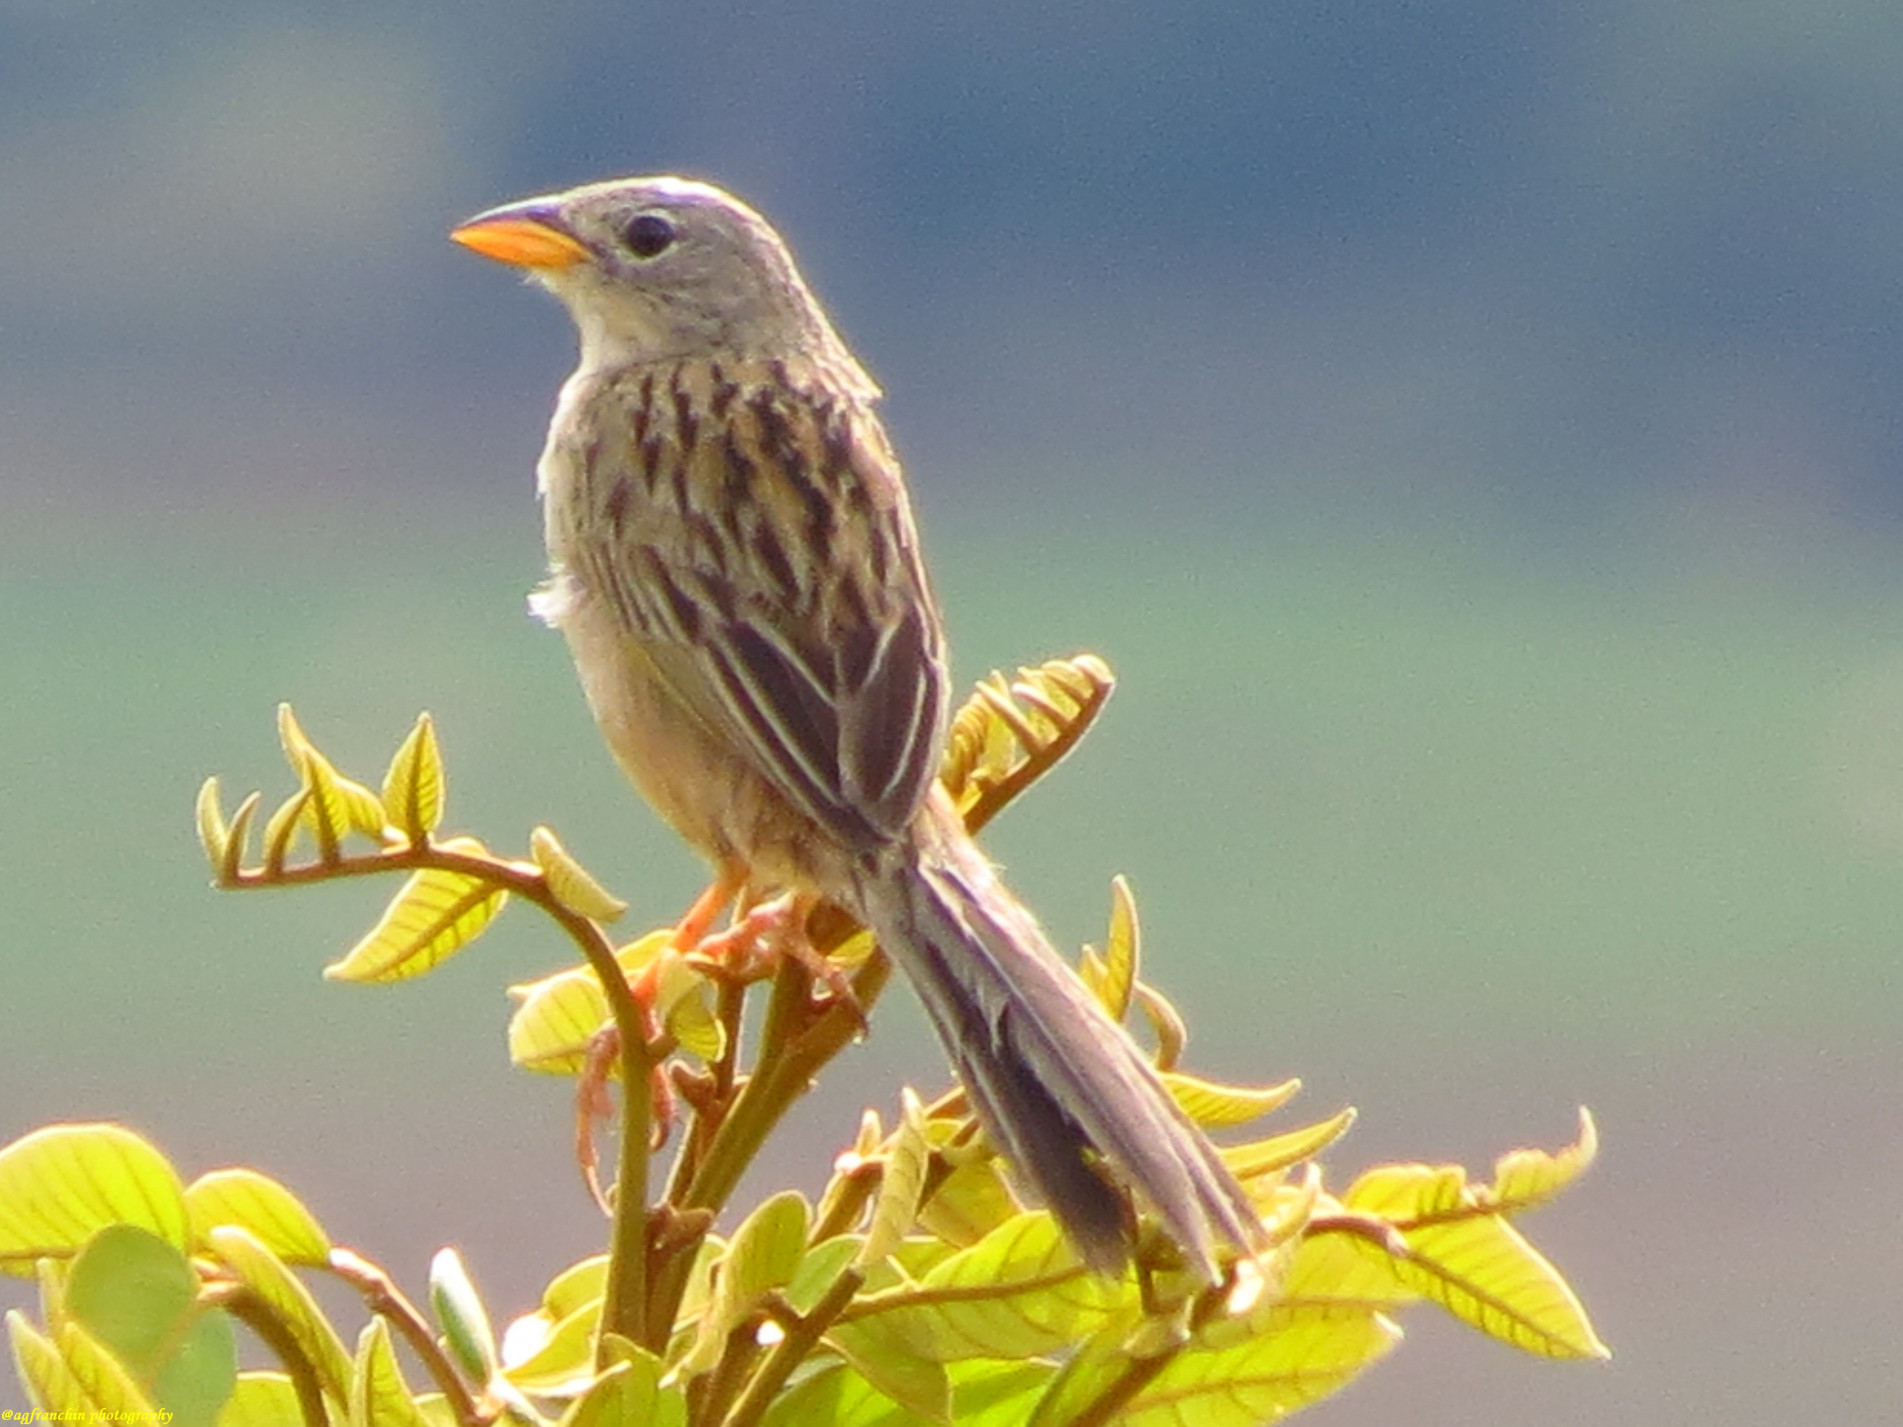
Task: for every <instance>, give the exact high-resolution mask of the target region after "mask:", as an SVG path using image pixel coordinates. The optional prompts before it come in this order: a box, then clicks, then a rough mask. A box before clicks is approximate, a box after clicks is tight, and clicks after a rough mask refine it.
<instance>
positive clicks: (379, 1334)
mask: <svg viewBox="0 0 1903 1427" xmlns="http://www.w3.org/2000/svg"><path fill="white" fill-rule="evenodd" d="M355 1369H356V1371H355V1374H354V1375H353V1377H352V1379H351V1384H350V1420H351V1422H352V1423H353V1424H356V1423H361V1424H362V1427H427V1423H426V1422H425V1420H424V1417H423V1413H422V1410H421V1409H420V1408H418V1407H417V1405H416V1399H415V1398H414V1397H413V1396H412V1395H411V1393H410V1389H409V1384H407V1383H405V1382H404V1381H403V1369H402V1368H401V1367H400V1366H398V1364H397V1360H396V1348H395V1347H394V1346H393V1345H392V1344H391V1342H390V1324H389V1320H388V1319H385V1318H372V1319H371V1320H370V1321H369V1322H368V1323H366V1324H364V1328H363V1332H362V1333H360V1334H358V1335H357V1360H356V1363H355Z"/></svg>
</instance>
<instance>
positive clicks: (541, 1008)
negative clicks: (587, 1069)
mask: <svg viewBox="0 0 1903 1427" xmlns="http://www.w3.org/2000/svg"><path fill="white" fill-rule="evenodd" d="M509 989H510V992H511V994H515V995H521V996H523V997H524V999H523V1002H522V1004H521V1005H520V1006H518V1007H516V1009H515V1014H514V1015H512V1016H511V1017H509V1059H510V1060H511V1061H512V1062H514V1063H515V1064H516V1065H519V1066H521V1067H522V1068H523V1069H524V1070H538V1071H541V1072H543V1073H544V1074H548V1075H578V1074H580V1073H581V1069H582V1065H583V1062H584V1061H585V1060H586V1059H587V1055H588V1045H589V1042H590V1041H592V1040H593V1039H594V1038H595V1036H596V1035H598V1034H599V1033H600V1031H601V1028H602V1027H603V1026H605V1025H606V1024H607V1023H608V1019H609V1017H608V998H607V997H606V996H605V995H603V994H602V990H601V982H600V981H599V980H597V979H596V977H595V973H594V972H593V971H591V970H589V969H588V968H587V967H585V966H575V967H570V968H569V969H568V970H566V971H560V972H557V973H556V974H555V975H553V976H547V977H544V978H543V979H542V980H540V981H537V982H535V983H533V984H532V985H528V986H512V987H510V988H509Z"/></svg>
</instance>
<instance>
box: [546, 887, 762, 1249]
mask: <svg viewBox="0 0 1903 1427" xmlns="http://www.w3.org/2000/svg"><path fill="white" fill-rule="evenodd" d="M745 885H746V874H745V873H743V872H739V871H736V870H734V869H723V870H722V871H721V872H720V873H719V875H717V876H716V877H715V878H714V880H713V881H712V882H710V883H708V884H707V888H706V890H705V891H703V892H702V893H701V894H700V895H699V896H698V897H696V898H695V899H694V904H693V905H692V906H691V907H689V908H688V909H687V913H686V915H685V916H683V917H682V918H681V919H680V922H679V923H678V924H677V925H676V926H675V928H674V935H673V937H672V938H670V944H671V945H672V946H673V947H674V949H675V950H677V951H681V952H690V951H693V950H695V949H696V948H698V947H699V946H700V945H701V944H702V943H703V942H706V941H707V940H709V936H708V933H709V932H710V931H711V930H712V928H713V924H714V923H715V922H716V921H718V920H719V918H720V914H721V913H722V912H723V911H725V910H726V909H727V904H728V903H729V902H731V901H733V899H734V898H735V897H736V896H738V895H739V893H740V890H741V888H742V887H744V886H745ZM723 935H727V934H726V933H723ZM660 974H661V958H660V957H658V956H657V957H656V958H655V959H654V960H652V961H650V962H649V963H648V964H647V965H646V966H645V967H643V968H642V969H641V971H640V972H639V973H637V974H636V976H635V977H634V979H633V980H632V981H631V982H630V983H629V989H630V990H631V991H632V992H633V993H634V999H635V1002H636V1004H637V1005H639V1006H640V1007H641V1020H642V1027H641V1033H642V1034H643V1035H644V1036H646V1037H647V1039H648V1041H649V1043H650V1044H651V1043H653V1042H654V1041H656V1040H658V1039H659V1038H660V1035H661V1025H660V1022H659V1021H658V1020H657V1019H656V1018H655V1015H654V996H655V992H656V990H657V989H658V983H659V980H660ZM620 1054H621V1032H620V1031H619V1030H618V1029H617V1028H616V1027H615V1026H614V1025H612V1024H610V1025H606V1026H603V1027H602V1028H601V1029H600V1030H598V1031H596V1032H595V1034H594V1036H593V1037H592V1038H591V1039H590V1040H589V1042H588V1053H587V1056H586V1057H585V1059H584V1060H583V1062H582V1072H581V1076H580V1079H579V1080H578V1081H577V1083H576V1086H575V1162H576V1164H577V1165H578V1166H580V1168H581V1172H582V1179H583V1181H584V1182H585V1183H586V1184H587V1186H588V1192H589V1194H590V1195H591V1196H592V1197H593V1198H594V1200H595V1202H596V1203H597V1204H599V1205H600V1206H601V1208H602V1212H603V1213H607V1212H609V1205H608V1197H607V1195H606V1194H605V1193H604V1192H603V1190H602V1187H601V1178H600V1163H601V1155H600V1151H599V1149H598V1147H597V1146H596V1143H595V1123H596V1121H598V1120H606V1119H607V1118H608V1117H609V1116H610V1115H611V1114H613V1113H614V1107H613V1105H612V1103H611V1102H610V1101H609V1099H608V1077H609V1075H610V1074H611V1072H612V1071H613V1068H614V1065H615V1062H616V1060H617V1059H618V1058H619V1056H620ZM652 1081H653V1083H652V1085H651V1086H650V1087H649V1090H648V1093H649V1094H650V1095H652V1096H653V1100H654V1115H653V1119H652V1121H651V1123H652V1124H653V1126H654V1129H653V1144H654V1148H655V1149H659V1148H660V1147H661V1146H662V1145H664V1144H666V1143H667V1136H668V1132H669V1130H671V1129H672V1128H673V1125H674V1121H675V1113H674V1092H673V1089H672V1087H671V1086H670V1085H669V1084H668V1080H667V1074H666V1071H665V1068H664V1067H663V1066H661V1065H660V1064H658V1063H657V1064H656V1065H655V1067H654V1073H653V1077H652Z"/></svg>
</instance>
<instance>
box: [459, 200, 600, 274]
mask: <svg viewBox="0 0 1903 1427" xmlns="http://www.w3.org/2000/svg"><path fill="white" fill-rule="evenodd" d="M449 238H450V241H451V242H453V243H461V244H462V245H463V246H464V247H465V248H468V249H469V250H470V251H471V252H475V253H481V254H482V255H483V256H484V257H485V258H494V259H495V260H496V261H497V262H499V263H512V264H514V265H515V266H516V267H519V268H566V267H573V266H574V265H575V264H576V263H581V262H586V261H588V259H589V258H590V257H591V256H592V255H591V254H590V253H589V251H588V249H587V248H585V247H583V246H582V244H581V243H580V242H578V241H577V240H576V239H574V238H572V237H570V236H569V235H568V234H567V233H564V232H563V231H562V230H561V229H560V228H557V227H555V226H554V225H553V224H552V223H550V222H549V221H548V220H547V219H546V218H542V217H538V216H536V215H535V214H534V213H532V212H529V211H525V210H524V209H523V207H522V206H520V205H511V206H509V207H507V208H496V209H492V210H490V211H489V212H487V213H478V214H477V215H476V216H475V217H474V218H471V219H470V220H469V221H468V222H467V223H465V224H463V225H462V226H461V227H459V228H456V229H455V230H453V231H452V232H451V233H450V235H449Z"/></svg>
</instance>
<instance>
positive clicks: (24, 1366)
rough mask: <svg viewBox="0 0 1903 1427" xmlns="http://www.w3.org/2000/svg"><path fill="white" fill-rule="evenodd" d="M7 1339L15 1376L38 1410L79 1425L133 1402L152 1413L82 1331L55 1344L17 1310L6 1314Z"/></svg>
mask: <svg viewBox="0 0 1903 1427" xmlns="http://www.w3.org/2000/svg"><path fill="white" fill-rule="evenodd" d="M7 1336H8V1338H9V1339H10V1340H11V1343H12V1347H13V1367H14V1372H15V1373H16V1374H17V1375H18V1377H19V1379H20V1382H21V1385H22V1386H24V1387H25V1388H26V1395H27V1400H28V1401H29V1402H30V1403H31V1404H32V1405H33V1407H34V1408H35V1409H36V1410H38V1411H41V1412H48V1413H53V1414H56V1420H58V1419H67V1420H71V1421H75V1422H91V1421H97V1420H99V1419H100V1417H101V1416H102V1414H104V1413H105V1412H106V1411H107V1410H109V1408H114V1407H118V1406H119V1405H121V1404H123V1403H125V1402H127V1401H128V1400H132V1401H137V1402H139V1403H140V1405H141V1406H142V1407H144V1408H145V1410H147V1411H150V1410H151V1406H150V1404H149V1403H145V1402H143V1399H142V1397H141V1395H140V1393H139V1390H138V1386H137V1384H135V1383H134V1382H133V1381H132V1377H131V1374H130V1373H128V1372H127V1371H126V1370H125V1369H124V1368H123V1367H121V1366H120V1365H119V1364H118V1362H116V1361H115V1360H114V1359H113V1358H112V1357H111V1355H110V1354H108V1353H106V1352H105V1351H104V1350H103V1349H102V1348H100V1347H99V1346H98V1345H97V1344H94V1343H92V1342H91V1341H90V1340H89V1339H87V1338H86V1336H85V1334H84V1333H82V1332H81V1331H80V1330H79V1329H78V1328H76V1327H73V1326H72V1325H70V1324H69V1325H67V1328H66V1330H65V1331H63V1332H61V1333H60V1334H59V1341H58V1342H55V1341H54V1340H53V1339H52V1338H49V1337H45V1336H43V1335H41V1334H40V1333H39V1332H38V1331H36V1330H35V1329H34V1327H33V1325H32V1324H30V1323H28V1322H27V1320H26V1315H25V1314H23V1313H21V1312H19V1311H18V1310H17V1309H15V1310H11V1311H9V1312H8V1314H7Z"/></svg>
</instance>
